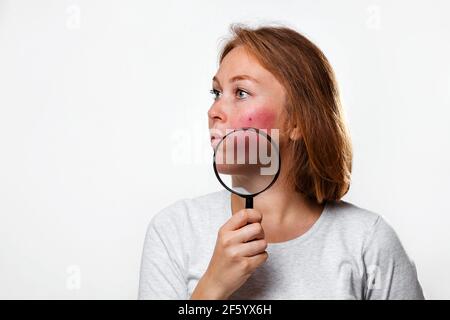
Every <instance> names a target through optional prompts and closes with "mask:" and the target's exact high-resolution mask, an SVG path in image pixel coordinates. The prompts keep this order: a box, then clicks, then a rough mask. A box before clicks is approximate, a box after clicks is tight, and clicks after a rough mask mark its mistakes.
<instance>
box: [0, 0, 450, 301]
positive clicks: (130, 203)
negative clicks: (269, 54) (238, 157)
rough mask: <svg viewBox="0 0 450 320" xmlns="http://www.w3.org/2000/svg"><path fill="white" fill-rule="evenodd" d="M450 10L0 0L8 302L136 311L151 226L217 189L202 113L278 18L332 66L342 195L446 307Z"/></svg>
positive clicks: (2, 245)
mask: <svg viewBox="0 0 450 320" xmlns="http://www.w3.org/2000/svg"><path fill="white" fill-rule="evenodd" d="M449 9H450V5H449V3H448V2H446V1H433V3H432V4H431V3H430V2H429V1H406V0H405V1H387V0H386V1H377V0H373V1H361V0H355V1H314V2H312V1H261V0H258V1H234V0H233V1H231V0H228V1H206V0H205V1H144V0H143V1H106V0H105V1H100V0H96V1H93V0H90V1H87V0H85V1H81V0H59V1H49V0H41V1H32V0H29V1H24V0H22V1H21V0H17V1H6V0H0V298H4V299H5V298H6V299H10V298H27V299H28V298H31V299H34V298H52V299H53V298H62V299H78V298H86V299H91V298H92V299H100V298H117V299H135V298H136V297H137V288H138V278H139V265H140V257H141V250H142V244H143V238H144V234H145V230H146V227H147V224H148V222H149V221H150V219H151V217H152V216H153V215H154V214H155V213H156V212H158V211H159V210H160V209H161V208H163V207H165V206H167V205H169V204H171V203H172V202H174V201H176V200H178V199H180V198H187V197H193V196H198V195H201V194H205V193H209V192H212V191H216V190H219V189H220V185H219V184H218V182H216V180H215V178H214V175H213V171H212V167H211V163H210V162H211V152H210V151H211V150H210V147H209V140H208V131H207V117H206V112H207V109H208V108H209V106H210V104H211V102H212V98H211V96H210V94H209V90H210V88H211V78H212V76H213V75H214V73H215V71H216V68H217V54H218V49H219V47H220V44H221V42H220V41H221V39H222V38H223V37H224V36H227V34H228V27H229V24H230V23H232V22H243V23H250V24H251V25H255V24H261V23H265V22H280V23H284V24H285V25H287V26H290V27H293V28H295V29H297V30H298V31H300V32H302V33H304V34H305V35H306V36H308V37H309V38H310V39H311V40H312V41H313V42H315V43H316V44H317V45H318V46H319V47H320V48H321V49H322V50H323V51H324V52H325V54H326V55H327V57H328V58H329V60H330V61H331V63H332V65H333V66H334V68H335V71H336V74H337V78H338V81H339V86H340V89H341V93H342V98H343V104H344V107H345V111H346V115H347V120H348V124H349V127H350V131H351V134H352V139H353V144H354V152H355V157H354V173H353V183H352V186H351V190H350V192H349V194H348V195H347V196H346V197H345V200H347V201H351V202H353V203H355V204H357V205H359V206H362V207H364V208H367V209H370V210H372V211H375V212H378V213H381V214H383V215H384V216H385V218H386V219H387V220H388V221H389V222H390V223H391V224H392V225H393V226H394V228H395V229H396V231H397V233H398V234H399V236H400V238H401V240H402V242H403V244H404V246H405V247H406V249H407V251H408V253H409V254H410V256H411V257H412V258H413V260H414V261H415V263H416V265H417V268H418V273H419V280H420V282H421V283H422V286H423V288H424V292H425V295H426V297H427V298H447V299H449V298H450V271H449V270H450V233H449V231H448V227H449V225H450V204H449V201H448V196H449V190H450V182H449V178H450V172H449V167H448V163H450V152H449V137H450V126H449V125H448V124H449V118H450V111H449V110H450V109H449V108H450V64H449V61H448V57H450V41H449V39H450V34H449V33H450V19H448V16H447V15H448V12H449Z"/></svg>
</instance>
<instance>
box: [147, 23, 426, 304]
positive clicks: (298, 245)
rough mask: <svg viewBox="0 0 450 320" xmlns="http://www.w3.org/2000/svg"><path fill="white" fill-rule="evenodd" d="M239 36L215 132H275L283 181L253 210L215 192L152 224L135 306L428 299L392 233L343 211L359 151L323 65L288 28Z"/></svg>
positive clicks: (233, 42) (182, 203) (365, 214)
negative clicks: (145, 303)
mask: <svg viewBox="0 0 450 320" xmlns="http://www.w3.org/2000/svg"><path fill="white" fill-rule="evenodd" d="M232 32H233V37H232V38H231V39H230V40H229V41H228V42H227V43H226V45H225V46H224V48H223V50H222V52H221V54H220V66H219V69H218V71H217V73H216V75H215V76H214V78H213V89H212V90H211V91H212V93H213V95H214V103H213V104H212V106H211V108H210V109H209V111H208V119H209V128H210V129H211V132H212V130H214V132H217V131H219V132H221V133H224V132H225V130H227V129H234V128H241V127H255V128H263V129H268V130H270V129H279V132H280V135H279V136H280V139H279V140H280V150H281V157H282V163H283V165H282V167H281V172H280V176H279V179H278V180H277V181H276V183H275V184H274V185H273V186H272V187H271V188H269V189H268V190H267V191H265V192H263V193H262V194H260V195H258V196H257V197H256V198H255V204H254V209H244V208H245V203H244V202H245V201H244V199H242V198H240V197H238V196H236V195H234V194H230V193H229V192H228V191H220V192H214V193H210V194H207V195H204V196H201V197H197V198H193V199H183V200H179V201H177V202H175V203H173V204H172V205H170V206H168V207H166V208H165V209H163V210H161V212H159V213H158V214H157V215H155V216H154V217H153V219H152V221H151V223H150V225H149V227H148V231H147V235H146V239H145V245H144V252H143V257H142V266H141V275H140V286H139V298H141V299H423V298H424V296H423V293H422V288H421V286H420V284H419V281H418V279H417V273H416V269H415V265H414V263H413V262H412V260H410V259H409V257H408V255H407V253H406V252H405V250H404V248H403V247H402V244H401V242H400V241H399V239H398V237H397V235H396V233H395V231H394V230H393V229H392V228H391V226H390V225H389V224H388V223H387V222H386V221H385V220H384V219H383V218H382V216H380V215H379V214H376V213H373V212H370V211H368V210H365V209H362V208H359V207H357V206H355V205H352V204H351V203H348V202H345V201H342V200H341V198H342V197H343V196H344V195H345V194H346V193H347V191H348V189H349V185H350V173H351V162H352V151H351V144H350V139H349V136H348V133H347V129H346V127H345V123H344V119H343V114H342V109H341V106H340V102H339V95H338V90H337V85H336V83H335V78H334V74H333V71H332V68H331V66H330V64H329V62H328V61H327V59H326V57H325V56H324V55H323V53H322V52H321V51H320V50H319V49H318V48H317V47H316V46H315V45H314V44H313V43H311V42H310V41H309V40H308V39H306V38H305V37H304V36H302V35H301V34H299V33H297V32H296V31H294V30H292V29H290V28H286V27H260V28H257V29H251V28H247V27H245V26H233V27H232ZM217 138H220V137H217V135H213V137H212V144H213V145H214V144H215V143H217V140H216V139H217Z"/></svg>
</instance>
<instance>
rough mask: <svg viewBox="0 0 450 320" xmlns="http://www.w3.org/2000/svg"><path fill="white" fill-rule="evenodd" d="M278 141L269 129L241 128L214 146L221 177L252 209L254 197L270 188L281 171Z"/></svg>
mask: <svg viewBox="0 0 450 320" xmlns="http://www.w3.org/2000/svg"><path fill="white" fill-rule="evenodd" d="M277 137H278V135H277ZM274 140H276V139H273V138H272V137H271V136H270V135H269V134H268V133H267V132H266V131H265V129H256V128H240V129H235V130H232V131H231V132H229V133H227V134H226V135H225V136H223V137H222V138H221V139H220V141H219V142H218V143H217V145H216V146H215V147H214V157H213V167H214V173H215V174H216V177H217V179H218V180H219V182H220V183H221V184H222V186H224V187H225V189H227V190H229V191H230V192H232V193H234V194H236V195H238V196H240V197H242V198H245V208H250V209H252V208H253V198H254V197H256V196H257V195H258V194H260V193H261V192H263V191H265V190H267V189H268V188H270V187H271V186H272V185H273V184H274V183H275V181H276V180H277V178H278V176H279V174H280V167H281V157H280V151H279V147H278V141H274Z"/></svg>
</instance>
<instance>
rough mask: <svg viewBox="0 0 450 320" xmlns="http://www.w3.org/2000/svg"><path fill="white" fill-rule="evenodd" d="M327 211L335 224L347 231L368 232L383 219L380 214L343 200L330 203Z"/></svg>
mask: <svg viewBox="0 0 450 320" xmlns="http://www.w3.org/2000/svg"><path fill="white" fill-rule="evenodd" d="M327 209H328V210H329V213H330V214H329V215H330V216H331V217H332V220H333V222H334V224H335V225H338V227H339V228H342V229H345V230H351V231H357V230H361V232H367V231H369V230H371V229H372V228H373V227H374V226H375V225H376V224H377V223H379V221H380V219H383V217H382V215H381V214H379V213H376V212H374V211H371V210H368V209H366V208H362V207H359V206H357V205H355V204H353V203H350V202H347V201H343V200H341V201H338V202H328V203H327Z"/></svg>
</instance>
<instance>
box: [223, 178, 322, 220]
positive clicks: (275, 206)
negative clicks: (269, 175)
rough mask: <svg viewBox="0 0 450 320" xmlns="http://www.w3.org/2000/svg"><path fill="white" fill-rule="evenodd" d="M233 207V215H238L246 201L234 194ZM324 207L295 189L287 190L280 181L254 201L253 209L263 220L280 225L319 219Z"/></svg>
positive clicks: (232, 197)
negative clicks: (259, 213)
mask: <svg viewBox="0 0 450 320" xmlns="http://www.w3.org/2000/svg"><path fill="white" fill-rule="evenodd" d="M231 206H232V211H233V213H236V212H237V211H239V210H241V209H244V208H245V199H244V198H242V197H239V196H237V195H235V194H232V195H231ZM323 207H324V205H323V204H318V203H316V202H315V201H313V200H311V199H309V198H308V197H306V196H304V195H303V194H301V193H299V192H296V191H295V190H294V189H293V188H287V187H286V186H285V185H283V184H282V183H281V182H279V181H277V182H276V183H275V184H274V185H273V186H272V187H270V188H269V189H267V190H266V191H264V192H262V193H260V194H259V195H257V196H256V197H255V198H254V199H253V208H254V209H256V210H258V211H259V212H261V214H262V215H263V219H265V220H266V221H267V220H269V221H271V222H272V223H275V224H280V225H281V224H284V223H289V222H291V221H293V220H295V221H298V220H299V219H300V220H304V221H311V219H317V218H318V216H320V213H321V212H322V210H323Z"/></svg>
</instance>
